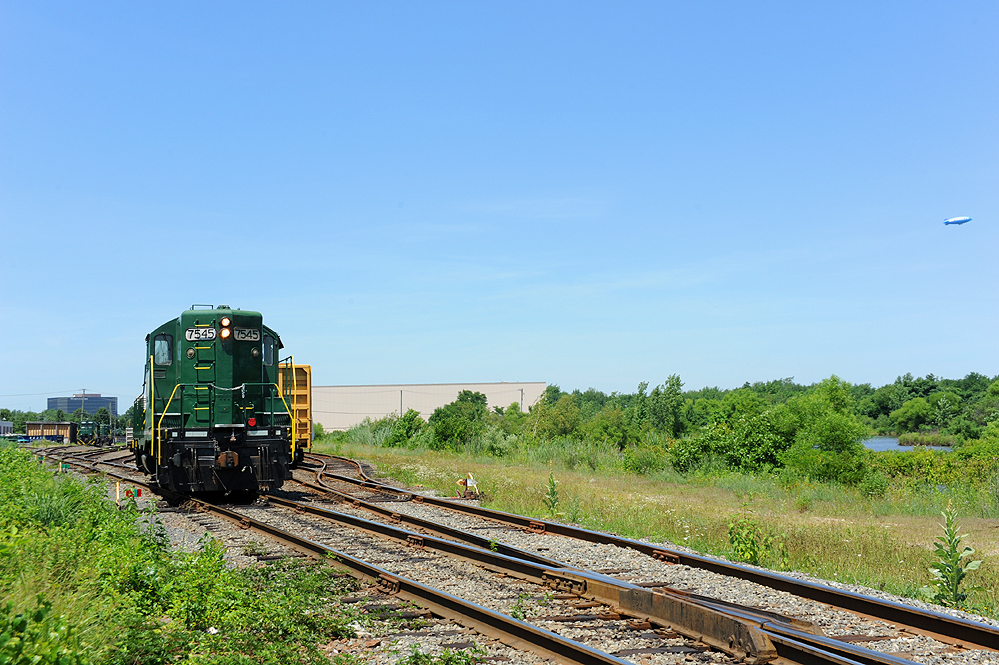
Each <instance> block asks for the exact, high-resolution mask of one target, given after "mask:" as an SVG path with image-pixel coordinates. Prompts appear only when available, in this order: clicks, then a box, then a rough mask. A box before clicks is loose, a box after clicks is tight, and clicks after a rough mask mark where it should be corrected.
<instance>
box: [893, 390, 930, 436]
mask: <svg viewBox="0 0 999 665" xmlns="http://www.w3.org/2000/svg"><path fill="white" fill-rule="evenodd" d="M932 418H933V409H932V408H931V407H930V404H929V402H927V401H926V398H924V397H916V398H915V399H910V400H909V401H907V402H906V403H905V404H903V405H902V406H901V407H900V408H898V409H897V410H895V411H892V412H891V420H892V422H893V423H895V425H896V426H897V427H898V428H899V429H901V430H902V431H903V432H914V431H916V430H917V429H919V426H920V425H924V424H926V423H928V422H929V421H930V420H931V419H932Z"/></svg>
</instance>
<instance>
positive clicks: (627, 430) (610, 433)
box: [579, 405, 638, 450]
mask: <svg viewBox="0 0 999 665" xmlns="http://www.w3.org/2000/svg"><path fill="white" fill-rule="evenodd" d="M579 429H580V431H582V433H583V434H584V435H585V436H586V437H588V438H590V439H592V440H594V441H610V442H613V443H615V444H616V445H617V447H618V449H620V450H624V448H625V446H627V445H628V444H629V443H634V442H635V441H637V440H638V435H637V432H636V431H635V430H634V428H633V427H632V426H631V424H630V422H629V421H628V417H627V416H626V415H625V414H624V411H623V410H622V409H621V408H620V407H617V406H609V405H608V406H606V407H604V408H603V409H601V410H600V412H599V413H597V415H595V416H594V417H593V418H591V419H590V420H588V421H587V422H585V423H583V424H582V425H581V426H580V428H579Z"/></svg>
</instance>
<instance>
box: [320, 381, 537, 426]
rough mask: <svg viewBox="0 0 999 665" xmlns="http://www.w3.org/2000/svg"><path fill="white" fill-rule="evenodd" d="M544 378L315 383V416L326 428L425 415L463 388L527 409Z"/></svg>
mask: <svg viewBox="0 0 999 665" xmlns="http://www.w3.org/2000/svg"><path fill="white" fill-rule="evenodd" d="M546 387H547V384H546V383H545V382H543V381H531V382H518V383H507V382H505V381H504V382H502V383H411V384H404V385H396V386H312V418H313V420H314V421H315V422H317V423H319V424H321V425H322V426H323V429H325V430H347V429H350V428H351V427H353V426H354V425H359V424H360V423H361V422H363V421H364V419H365V418H371V419H372V420H377V419H379V418H384V417H385V416H387V415H389V414H392V413H394V414H396V415H398V414H402V413H406V411H408V410H409V409H414V410H416V411H419V413H420V415H421V416H423V419H424V420H426V419H428V418H430V415H431V414H432V413H433V412H434V409H436V408H437V407H440V406H444V405H445V404H449V403H451V402H453V401H454V400H455V399H457V397H458V393H459V392H461V391H462V390H471V391H472V392H478V393H482V394H484V395H485V396H486V400H487V403H488V404H489V408H490V409H491V408H493V407H494V406H501V407H503V408H506V407H508V406H510V405H511V404H513V403H514V402H516V403H517V405H518V406H520V407H521V409H523V410H524V411H526V410H527V409H528V408H529V407H530V406H532V405H533V404H535V403H536V402H537V401H538V399H540V398H541V396H542V395H543V394H544V392H545V388H546Z"/></svg>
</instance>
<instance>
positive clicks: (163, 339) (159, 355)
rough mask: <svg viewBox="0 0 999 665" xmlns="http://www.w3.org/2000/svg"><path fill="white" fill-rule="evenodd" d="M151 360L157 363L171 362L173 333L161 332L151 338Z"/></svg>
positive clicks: (167, 363)
mask: <svg viewBox="0 0 999 665" xmlns="http://www.w3.org/2000/svg"><path fill="white" fill-rule="evenodd" d="M153 362H155V363H156V364H157V365H169V364H170V363H172V362H173V335H166V334H162V333H161V334H159V335H157V336H156V337H154V338H153Z"/></svg>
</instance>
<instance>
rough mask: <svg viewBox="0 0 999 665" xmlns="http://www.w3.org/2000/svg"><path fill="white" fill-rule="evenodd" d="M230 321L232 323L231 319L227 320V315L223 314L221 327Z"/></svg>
mask: <svg viewBox="0 0 999 665" xmlns="http://www.w3.org/2000/svg"><path fill="white" fill-rule="evenodd" d="M230 323H232V321H230V320H229V317H228V316H223V317H222V325H223V327H225V326H228V325H229V324H230Z"/></svg>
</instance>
